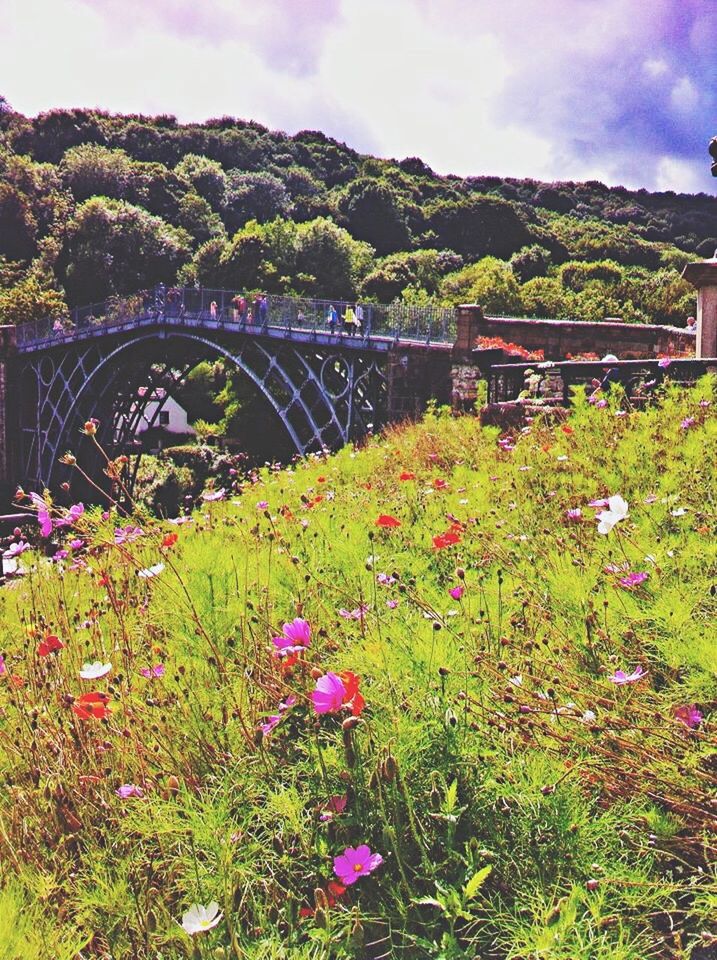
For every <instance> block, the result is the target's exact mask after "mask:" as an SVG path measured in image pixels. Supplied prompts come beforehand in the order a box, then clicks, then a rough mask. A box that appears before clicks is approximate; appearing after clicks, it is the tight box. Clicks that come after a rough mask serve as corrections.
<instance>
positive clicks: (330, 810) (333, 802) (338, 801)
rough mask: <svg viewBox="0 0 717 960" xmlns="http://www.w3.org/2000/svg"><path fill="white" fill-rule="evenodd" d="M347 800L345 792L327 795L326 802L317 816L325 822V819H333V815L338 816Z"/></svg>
mask: <svg viewBox="0 0 717 960" xmlns="http://www.w3.org/2000/svg"><path fill="white" fill-rule="evenodd" d="M347 801H348V797H347V795H346V794H345V793H342V794H336V796H333V797H329V800H328V803H327V804H326V807H325V809H324V810H323V811H322V813H321V816H320V817H319V819H320V820H321V822H322V823H326V821H327V820H333V819H334V817H335V816H340V815H341V814H342V813H343V812H344V810H345V809H346V803H347Z"/></svg>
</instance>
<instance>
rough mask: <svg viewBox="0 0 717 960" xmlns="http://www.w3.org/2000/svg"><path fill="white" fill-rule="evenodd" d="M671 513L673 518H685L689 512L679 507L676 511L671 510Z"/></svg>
mask: <svg viewBox="0 0 717 960" xmlns="http://www.w3.org/2000/svg"><path fill="white" fill-rule="evenodd" d="M670 513H671V514H672V516H673V517H684V515H685V514H686V513H687V511H686V510H685V508H684V507H677V509H676V510H670Z"/></svg>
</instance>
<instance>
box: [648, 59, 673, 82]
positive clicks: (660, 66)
mask: <svg viewBox="0 0 717 960" xmlns="http://www.w3.org/2000/svg"><path fill="white" fill-rule="evenodd" d="M642 69H643V72H644V73H645V75H646V76H648V77H649V78H650V79H651V80H658V79H659V78H660V77H664V76H665V75H666V74H668V73H669V72H670V67H669V64H668V63H667V62H666V61H665V60H660V59H650V60H645V61H644V62H643V64H642Z"/></svg>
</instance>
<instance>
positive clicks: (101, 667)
mask: <svg viewBox="0 0 717 960" xmlns="http://www.w3.org/2000/svg"><path fill="white" fill-rule="evenodd" d="M111 670H112V664H111V663H100V661H99V660H95V662H94V663H83V664H82V669H81V670H80V676H81V677H82V679H83V680H99V679H100V677H106V676H107V674H108V673H109V672H110V671H111Z"/></svg>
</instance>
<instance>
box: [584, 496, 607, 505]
mask: <svg viewBox="0 0 717 960" xmlns="http://www.w3.org/2000/svg"><path fill="white" fill-rule="evenodd" d="M607 505H608V502H607V499H606V498H605V497H602V498H601V499H599V500H591V501H590V502H589V503H588V506H589V507H606V506H607Z"/></svg>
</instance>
